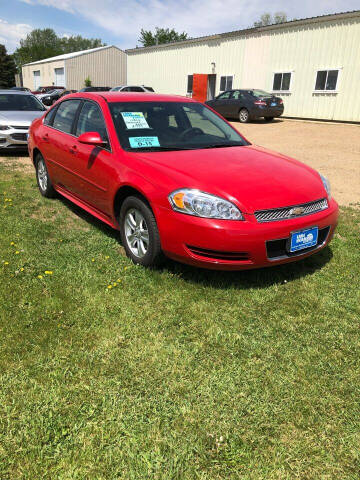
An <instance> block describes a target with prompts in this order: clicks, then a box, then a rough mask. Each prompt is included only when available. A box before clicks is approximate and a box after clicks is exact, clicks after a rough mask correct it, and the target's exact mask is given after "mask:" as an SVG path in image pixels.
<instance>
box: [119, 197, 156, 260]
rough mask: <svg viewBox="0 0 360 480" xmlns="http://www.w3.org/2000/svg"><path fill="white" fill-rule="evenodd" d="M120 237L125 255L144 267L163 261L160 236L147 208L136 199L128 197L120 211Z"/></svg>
mask: <svg viewBox="0 0 360 480" xmlns="http://www.w3.org/2000/svg"><path fill="white" fill-rule="evenodd" d="M119 223H120V235H121V241H122V244H123V246H124V248H125V251H126V254H127V256H128V257H129V258H131V260H132V261H133V262H134V263H136V264H140V265H143V266H144V267H154V266H156V265H159V264H160V263H161V261H162V260H163V254H162V251H161V244H160V235H159V230H158V228H157V225H156V220H155V217H154V214H153V212H152V211H151V209H150V208H149V206H148V205H147V204H146V203H145V202H144V201H143V200H141V199H140V198H138V197H133V196H132V197H128V198H126V199H125V200H124V203H123V204H122V207H121V210H120V221H119Z"/></svg>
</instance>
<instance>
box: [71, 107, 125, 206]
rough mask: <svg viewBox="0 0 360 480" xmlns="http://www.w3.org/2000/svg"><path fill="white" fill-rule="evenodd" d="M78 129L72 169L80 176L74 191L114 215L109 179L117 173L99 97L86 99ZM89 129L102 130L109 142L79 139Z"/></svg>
mask: <svg viewBox="0 0 360 480" xmlns="http://www.w3.org/2000/svg"><path fill="white" fill-rule="evenodd" d="M74 132H75V137H73V139H72V147H71V153H72V158H71V162H72V172H73V175H74V177H75V178H76V184H75V185H74V187H73V188H74V193H76V195H77V196H79V197H80V198H81V199H82V200H84V201H85V202H86V203H88V204H89V205H91V206H92V207H94V208H96V209H97V210H99V211H100V212H101V213H105V214H106V215H110V214H111V210H112V206H111V201H110V199H109V191H108V188H109V181H108V179H109V178H111V177H112V176H113V175H115V171H114V166H113V156H112V153H111V146H110V142H109V136H108V133H107V128H106V123H105V119H104V116H103V113H102V110H101V108H100V106H99V105H98V104H97V103H96V102H95V101H93V100H84V102H83V104H82V106H81V109H80V111H79V114H78V118H77V122H76V126H75V130H74ZM85 132H98V133H99V134H100V136H101V138H102V139H103V140H104V142H105V144H104V146H103V147H99V146H94V145H88V144H84V143H81V142H79V141H78V137H79V136H80V135H81V134H82V133H85Z"/></svg>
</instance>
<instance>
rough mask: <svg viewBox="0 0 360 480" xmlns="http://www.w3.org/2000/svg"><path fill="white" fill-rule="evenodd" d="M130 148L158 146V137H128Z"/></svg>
mask: <svg viewBox="0 0 360 480" xmlns="http://www.w3.org/2000/svg"><path fill="white" fill-rule="evenodd" d="M129 142H130V147H131V148H147V147H160V143H159V138H158V137H129Z"/></svg>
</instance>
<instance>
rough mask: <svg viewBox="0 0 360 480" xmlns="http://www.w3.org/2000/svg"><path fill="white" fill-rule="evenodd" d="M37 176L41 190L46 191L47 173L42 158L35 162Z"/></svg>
mask: <svg viewBox="0 0 360 480" xmlns="http://www.w3.org/2000/svg"><path fill="white" fill-rule="evenodd" d="M37 176H38V181H39V185H40V188H41V190H42V191H43V192H45V191H46V189H47V186H48V174H47V170H46V166H45V162H44V160H43V159H42V158H41V159H40V160H39V161H38V164H37Z"/></svg>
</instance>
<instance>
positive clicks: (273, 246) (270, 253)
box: [266, 227, 330, 260]
mask: <svg viewBox="0 0 360 480" xmlns="http://www.w3.org/2000/svg"><path fill="white" fill-rule="evenodd" d="M329 231H330V227H325V228H321V229H320V230H319V235H318V241H317V244H316V245H314V246H312V247H309V248H304V249H303V250H298V251H296V252H289V251H288V249H287V246H288V242H289V239H288V238H281V239H280V240H269V241H267V242H266V253H267V257H268V259H269V260H274V259H275V258H284V257H295V256H296V255H304V253H307V252H310V251H311V250H315V249H316V248H318V247H319V246H320V245H322V244H323V243H324V242H325V240H326V239H327V236H328V235H329Z"/></svg>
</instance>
